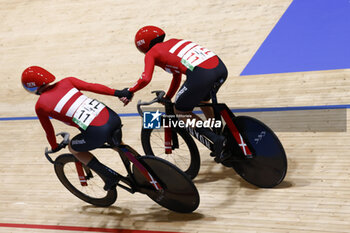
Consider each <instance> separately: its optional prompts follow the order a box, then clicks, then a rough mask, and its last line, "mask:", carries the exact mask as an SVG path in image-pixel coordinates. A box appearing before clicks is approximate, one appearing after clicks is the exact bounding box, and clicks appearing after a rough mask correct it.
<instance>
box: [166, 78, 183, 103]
mask: <svg viewBox="0 0 350 233" xmlns="http://www.w3.org/2000/svg"><path fill="white" fill-rule="evenodd" d="M180 83H181V73H174V74H173V80H171V84H170V87H169V90H168V92H167V94H166V98H168V99H171V98H173V96H174V95H175V93H176V91H177V89H179V87H180Z"/></svg>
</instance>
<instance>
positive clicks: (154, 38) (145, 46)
mask: <svg viewBox="0 0 350 233" xmlns="http://www.w3.org/2000/svg"><path fill="white" fill-rule="evenodd" d="M164 37H165V32H164V31H163V30H162V29H160V28H159V27H155V26H145V27H143V28H141V29H140V30H138V31H137V33H136V35H135V45H136V48H137V49H138V50H139V51H140V52H142V53H147V52H148V50H150V49H151V48H152V47H153V46H154V45H155V44H157V43H160V42H163V40H164Z"/></svg>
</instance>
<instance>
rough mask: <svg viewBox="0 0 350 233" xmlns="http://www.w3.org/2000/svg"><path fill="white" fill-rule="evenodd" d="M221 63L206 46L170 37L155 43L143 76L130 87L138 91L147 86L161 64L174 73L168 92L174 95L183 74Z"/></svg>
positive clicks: (133, 90) (149, 53) (148, 54)
mask: <svg viewBox="0 0 350 233" xmlns="http://www.w3.org/2000/svg"><path fill="white" fill-rule="evenodd" d="M218 64H219V59H218V57H217V56H216V55H215V54H214V53H213V52H211V51H209V50H208V49H206V48H203V47H201V46H199V45H197V44H196V43H193V42H191V41H188V40H180V39H170V40H168V41H165V42H162V43H158V44H156V45H154V46H153V47H152V48H151V49H150V50H149V51H148V52H147V53H146V55H145V69H144V72H143V73H142V76H141V78H140V79H139V80H138V81H137V83H136V84H135V85H134V86H133V87H132V88H130V89H129V90H130V91H131V92H136V91H138V90H140V89H142V88H143V87H145V86H146V85H147V84H148V83H149V82H150V81H151V79H152V75H153V71H154V66H159V67H161V68H162V69H164V70H165V71H167V72H169V73H172V74H173V80H172V83H171V85H170V88H169V90H168V92H167V96H168V97H170V98H171V97H172V96H173V95H174V94H175V93H176V91H177V89H178V88H179V86H180V82H181V74H186V71H187V70H188V69H190V70H193V69H194V68H195V67H196V66H199V67H202V68H205V69H212V68H215V67H216V66H217V65H218Z"/></svg>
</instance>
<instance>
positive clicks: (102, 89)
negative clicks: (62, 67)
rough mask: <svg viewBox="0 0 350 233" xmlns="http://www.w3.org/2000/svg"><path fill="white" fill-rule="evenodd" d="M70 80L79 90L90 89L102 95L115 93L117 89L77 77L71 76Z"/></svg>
mask: <svg viewBox="0 0 350 233" xmlns="http://www.w3.org/2000/svg"><path fill="white" fill-rule="evenodd" d="M68 79H69V81H70V82H71V83H72V84H73V86H74V87H76V88H77V89H79V90H82V91H90V92H94V93H97V94H102V95H114V92H115V89H112V88H109V87H107V86H105V85H102V84H98V83H88V82H85V81H82V80H80V79H77V78H73V77H70V78H68Z"/></svg>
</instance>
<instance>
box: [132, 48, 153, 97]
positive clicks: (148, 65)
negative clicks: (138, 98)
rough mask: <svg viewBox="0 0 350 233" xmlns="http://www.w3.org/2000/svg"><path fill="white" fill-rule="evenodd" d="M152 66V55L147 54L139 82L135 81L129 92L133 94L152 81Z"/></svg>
mask: <svg viewBox="0 0 350 233" xmlns="http://www.w3.org/2000/svg"><path fill="white" fill-rule="evenodd" d="M154 65H155V61H154V57H153V56H152V54H150V53H147V54H146V56H145V70H144V72H143V73H142V75H141V77H140V78H139V80H137V82H136V84H135V85H134V86H133V87H131V88H130V89H129V91H131V92H133V93H134V92H136V91H138V90H141V89H142V88H144V87H145V86H147V84H148V83H149V82H150V81H151V79H152V75H153V71H154Z"/></svg>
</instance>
